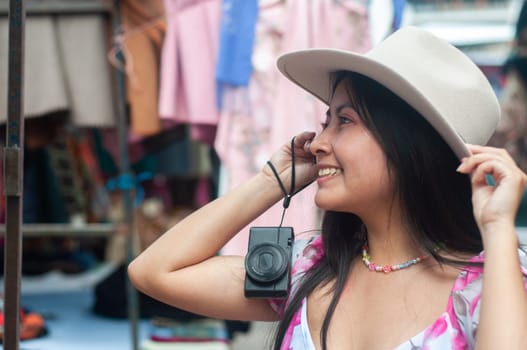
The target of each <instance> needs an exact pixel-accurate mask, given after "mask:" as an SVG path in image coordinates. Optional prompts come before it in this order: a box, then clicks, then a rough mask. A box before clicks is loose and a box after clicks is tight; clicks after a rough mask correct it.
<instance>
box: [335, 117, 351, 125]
mask: <svg viewBox="0 0 527 350" xmlns="http://www.w3.org/2000/svg"><path fill="white" fill-rule="evenodd" d="M338 120H339V124H349V123H351V122H352V120H351V119H350V118H348V117H338Z"/></svg>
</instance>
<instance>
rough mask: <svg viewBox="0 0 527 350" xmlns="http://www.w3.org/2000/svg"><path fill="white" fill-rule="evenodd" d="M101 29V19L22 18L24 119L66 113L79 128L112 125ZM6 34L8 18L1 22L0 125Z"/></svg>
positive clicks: (3, 112)
mask: <svg viewBox="0 0 527 350" xmlns="http://www.w3.org/2000/svg"><path fill="white" fill-rule="evenodd" d="M105 28H106V25H105V19H104V17H103V16H102V15H82V16H80V15H78V16H66V15H60V16H37V17H28V18H27V19H26V32H25V38H26V42H25V49H24V55H25V65H24V71H25V75H24V96H23V100H24V115H25V116H26V117H38V116H42V115H45V114H48V113H50V112H55V111H60V110H68V111H70V118H71V122H72V123H73V124H74V125H77V126H84V127H110V126H113V125H115V122H114V119H115V117H114V111H115V109H114V93H113V88H112V80H111V70H110V66H109V64H108V60H107V49H106V39H105V38H106V35H105ZM8 31H9V24H8V20H7V18H2V19H0V43H1V44H0V96H1V97H2V98H0V122H5V121H6V119H7V98H5V97H4V96H7V89H8V87H7V81H8V75H7V72H8V51H9V47H8Z"/></svg>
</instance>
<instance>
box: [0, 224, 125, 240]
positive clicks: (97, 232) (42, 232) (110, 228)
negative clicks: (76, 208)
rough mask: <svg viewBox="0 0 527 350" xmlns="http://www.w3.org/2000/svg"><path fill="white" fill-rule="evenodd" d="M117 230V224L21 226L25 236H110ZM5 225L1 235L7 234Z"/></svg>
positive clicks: (2, 226)
mask: <svg viewBox="0 0 527 350" xmlns="http://www.w3.org/2000/svg"><path fill="white" fill-rule="evenodd" d="M116 230H117V227H116V225H115V224H86V225H82V226H81V225H70V224H24V225H22V227H21V232H22V233H23V237H44V236H46V237H49V236H55V237H61V236H67V237H72V236H75V237H110V236H112V235H113V234H114V233H115V232H116ZM5 231H6V227H5V225H0V236H3V235H5Z"/></svg>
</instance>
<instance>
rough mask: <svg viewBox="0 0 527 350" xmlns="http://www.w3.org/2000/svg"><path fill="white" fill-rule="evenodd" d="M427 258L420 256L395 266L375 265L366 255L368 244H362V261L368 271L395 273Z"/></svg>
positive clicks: (368, 255)
mask: <svg viewBox="0 0 527 350" xmlns="http://www.w3.org/2000/svg"><path fill="white" fill-rule="evenodd" d="M428 257H429V255H421V256H418V257H417V258H415V259H412V260H408V261H407V262H404V263H402V264H395V265H377V264H376V263H372V262H371V261H370V259H371V256H370V254H369V253H368V244H367V243H366V244H364V245H363V246H362V261H363V262H364V265H366V267H367V268H368V269H369V270H370V271H375V272H384V273H389V272H392V271H397V270H402V269H406V268H407V267H410V266H412V265H415V264H417V263H419V262H421V261H423V260H425V259H427V258H428Z"/></svg>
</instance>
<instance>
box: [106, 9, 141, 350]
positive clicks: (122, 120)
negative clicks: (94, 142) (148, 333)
mask: <svg viewBox="0 0 527 350" xmlns="http://www.w3.org/2000/svg"><path fill="white" fill-rule="evenodd" d="M112 24H113V25H112V26H113V32H114V35H118V34H119V31H120V29H121V9H120V1H119V0H114V1H113V14H112ZM117 58H118V59H119V61H121V62H122V63H123V65H122V66H124V62H125V59H126V58H125V57H124V55H123V52H122V51H119V52H118V53H117ZM115 80H116V85H117V131H118V142H119V158H120V176H121V177H122V178H123V179H128V180H130V179H132V176H133V175H132V174H131V171H130V160H129V156H128V124H127V119H128V118H127V113H126V87H125V76H124V73H123V71H121V70H120V69H118V68H116V69H115ZM132 182H133V181H123V183H128V186H125V188H122V191H123V201H124V203H123V204H124V216H125V218H124V221H125V223H126V224H127V227H128V232H129V235H128V244H127V254H126V255H127V261H128V262H130V261H132V259H133V258H134V257H135V252H134V243H133V241H134V239H133V232H134V225H133V224H134V220H133V210H134V208H133V200H134V194H133V192H132V191H133V188H132V186H130V184H131V183H132ZM126 292H127V301H128V319H129V321H130V331H131V336H132V345H133V350H137V349H138V348H139V346H138V338H139V336H138V328H139V296H138V293H137V290H136V289H135V288H134V286H133V285H132V283H131V282H130V280H129V279H128V278H127V279H126Z"/></svg>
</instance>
